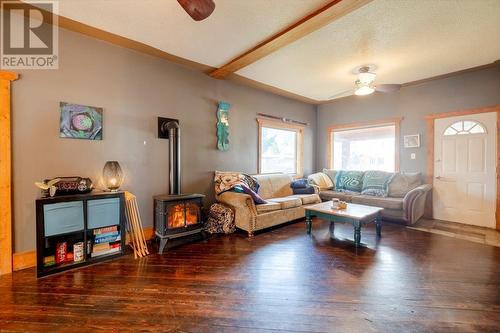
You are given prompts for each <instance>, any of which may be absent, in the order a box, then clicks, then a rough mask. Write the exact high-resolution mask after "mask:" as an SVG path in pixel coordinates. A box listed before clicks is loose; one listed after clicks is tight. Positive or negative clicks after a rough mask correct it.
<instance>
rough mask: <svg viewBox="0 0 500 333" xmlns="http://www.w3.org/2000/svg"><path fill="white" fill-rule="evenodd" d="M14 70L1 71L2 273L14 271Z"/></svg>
mask: <svg viewBox="0 0 500 333" xmlns="http://www.w3.org/2000/svg"><path fill="white" fill-rule="evenodd" d="M17 78H18V75H17V74H16V73H13V72H8V71H0V275H1V274H7V273H11V272H12V137H11V117H10V115H11V111H10V106H11V92H10V85H11V82H12V81H14V80H17Z"/></svg>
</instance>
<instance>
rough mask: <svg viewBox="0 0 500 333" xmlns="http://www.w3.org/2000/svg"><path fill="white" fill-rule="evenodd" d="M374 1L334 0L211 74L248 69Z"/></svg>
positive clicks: (219, 74)
mask: <svg viewBox="0 0 500 333" xmlns="http://www.w3.org/2000/svg"><path fill="white" fill-rule="evenodd" d="M371 1H373V0H333V1H330V2H329V3H328V4H326V5H325V6H323V7H321V8H319V9H317V10H316V11H314V12H312V13H310V14H309V15H307V16H305V17H303V18H301V19H300V20H299V21H297V22H295V23H293V24H292V25H290V26H288V27H286V28H285V29H283V30H282V31H280V32H278V33H277V34H275V35H273V36H271V37H269V38H267V39H265V40H264V41H262V42H261V43H259V44H258V45H257V46H255V47H253V48H251V49H250V50H248V51H246V52H245V53H243V54H242V55H240V56H238V57H236V58H234V59H233V60H231V61H230V62H228V63H227V64H225V65H224V66H222V67H220V68H217V69H216V70H214V71H212V72H210V73H209V75H210V76H211V77H213V78H216V79H224V78H226V77H227V76H228V75H229V74H231V73H234V72H236V71H238V70H240V69H242V68H243V67H246V66H248V65H250V64H252V63H254V62H256V61H257V60H259V59H261V58H263V57H265V56H267V55H269V54H271V53H273V52H274V51H276V50H278V49H280V48H282V47H284V46H286V45H289V44H291V43H293V42H295V41H296V40H298V39H300V38H302V37H304V36H306V35H308V34H310V33H312V32H314V31H316V30H318V29H320V28H322V27H324V26H325V25H327V24H330V23H332V22H333V21H335V20H337V19H339V18H341V17H342V16H344V15H347V14H349V13H351V12H352V11H354V10H356V9H358V8H360V7H362V6H364V5H366V4H368V3H370V2H371Z"/></svg>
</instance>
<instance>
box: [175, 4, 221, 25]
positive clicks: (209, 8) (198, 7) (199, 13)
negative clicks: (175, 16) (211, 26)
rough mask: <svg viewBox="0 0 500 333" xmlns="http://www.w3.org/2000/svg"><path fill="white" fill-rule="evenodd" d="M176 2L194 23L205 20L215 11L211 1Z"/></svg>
mask: <svg viewBox="0 0 500 333" xmlns="http://www.w3.org/2000/svg"><path fill="white" fill-rule="evenodd" d="M177 2H178V3H179V4H180V5H181V6H182V8H184V10H185V11H186V13H188V14H189V16H191V18H192V19H193V20H195V21H201V20H204V19H206V18H207V17H209V16H210V14H212V12H213V11H214V9H215V2H214V1H213V0H177Z"/></svg>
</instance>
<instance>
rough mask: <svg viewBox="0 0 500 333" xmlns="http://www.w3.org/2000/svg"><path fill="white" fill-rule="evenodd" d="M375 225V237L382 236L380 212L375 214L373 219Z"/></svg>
mask: <svg viewBox="0 0 500 333" xmlns="http://www.w3.org/2000/svg"><path fill="white" fill-rule="evenodd" d="M375 227H376V229H377V237H381V236H382V217H381V216H380V213H378V214H377V217H376V219H375Z"/></svg>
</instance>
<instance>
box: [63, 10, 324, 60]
mask: <svg viewBox="0 0 500 333" xmlns="http://www.w3.org/2000/svg"><path fill="white" fill-rule="evenodd" d="M328 2H329V1H328V0H215V3H216V7H215V10H214V12H213V13H212V15H210V16H209V17H208V18H207V19H205V20H203V21H199V22H196V21H194V20H193V19H192V18H191V17H190V16H189V15H188V14H187V13H186V12H185V11H184V10H183V9H182V7H181V6H180V5H179V4H178V3H177V1H176V0H60V1H59V14H60V15H62V16H65V17H67V18H70V19H73V20H76V21H79V22H82V23H85V24H88V25H91V26H93V27H96V28H99V29H102V30H105V31H108V32H112V33H115V34H117V35H120V36H123V37H127V38H129V39H133V40H136V41H139V42H142V43H145V44H148V45H150V46H153V47H155V48H157V49H160V50H162V51H165V52H167V53H170V54H173V55H176V56H179V57H182V58H186V59H189V60H192V61H195V62H198V63H201V64H204V65H209V66H212V67H220V66H222V65H224V64H225V63H226V62H228V61H230V60H231V59H233V58H235V57H237V56H239V55H240V54H241V53H243V52H245V51H246V50H247V49H249V48H252V47H254V46H255V45H257V44H258V43H260V42H261V41H262V40H263V39H266V38H267V37H269V36H270V35H272V34H274V33H277V32H279V31H280V30H282V29H283V28H284V27H286V26H287V25H290V24H292V23H294V22H295V21H297V20H299V19H300V18H302V17H304V16H306V15H307V14H309V13H310V12H311V11H314V10H315V9H317V8H319V7H321V6H322V5H324V4H325V3H328Z"/></svg>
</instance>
